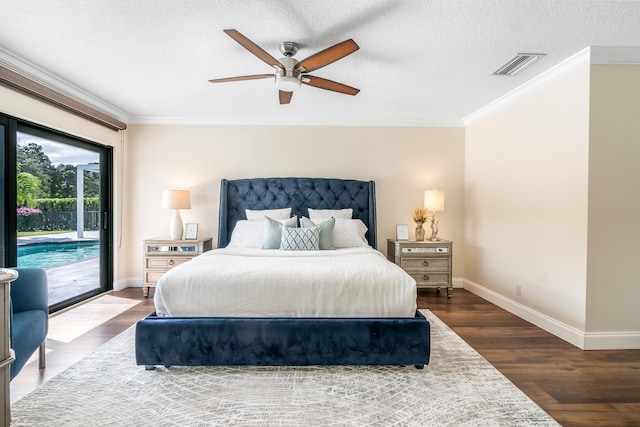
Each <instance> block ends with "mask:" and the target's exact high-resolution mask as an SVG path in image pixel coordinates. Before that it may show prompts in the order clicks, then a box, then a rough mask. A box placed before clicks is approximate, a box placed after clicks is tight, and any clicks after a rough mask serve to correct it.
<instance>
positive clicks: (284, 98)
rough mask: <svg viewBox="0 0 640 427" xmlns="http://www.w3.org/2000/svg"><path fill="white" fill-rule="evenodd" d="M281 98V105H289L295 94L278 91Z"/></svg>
mask: <svg viewBox="0 0 640 427" xmlns="http://www.w3.org/2000/svg"><path fill="white" fill-rule="evenodd" d="M278 92H280V93H279V96H280V104H288V103H290V102H291V97H292V96H293V92H285V91H284V90H280V91H278Z"/></svg>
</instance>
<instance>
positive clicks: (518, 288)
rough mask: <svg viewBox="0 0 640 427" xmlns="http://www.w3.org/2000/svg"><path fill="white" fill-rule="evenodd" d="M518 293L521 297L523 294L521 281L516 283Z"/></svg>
mask: <svg viewBox="0 0 640 427" xmlns="http://www.w3.org/2000/svg"><path fill="white" fill-rule="evenodd" d="M516 295H517V296H519V297H521V296H522V285H521V284H519V283H518V284H517V285H516Z"/></svg>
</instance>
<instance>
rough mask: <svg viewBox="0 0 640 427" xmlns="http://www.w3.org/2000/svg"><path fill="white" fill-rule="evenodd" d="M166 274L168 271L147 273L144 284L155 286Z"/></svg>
mask: <svg viewBox="0 0 640 427" xmlns="http://www.w3.org/2000/svg"><path fill="white" fill-rule="evenodd" d="M164 273H166V271H147V272H145V274H144V283H146V284H148V285H155V284H156V283H158V279H160V278H161V277H162V275H163V274H164Z"/></svg>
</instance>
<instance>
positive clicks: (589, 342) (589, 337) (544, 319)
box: [462, 279, 640, 350]
mask: <svg viewBox="0 0 640 427" xmlns="http://www.w3.org/2000/svg"><path fill="white" fill-rule="evenodd" d="M462 282H463V287H464V288H465V289H466V290H468V291H469V292H472V293H474V294H476V295H478V296H479V297H481V298H483V299H485V300H487V301H489V302H491V303H493V304H495V305H497V306H498V307H501V308H503V309H505V310H507V311H508V312H510V313H512V314H515V315H516V316H518V317H520V318H522V319H524V320H526V321H528V322H530V323H533V324H534V325H536V326H537V327H539V328H542V329H544V330H545V331H547V332H549V333H551V334H553V335H555V336H557V337H558V338H561V339H563V340H565V341H567V342H568V343H570V344H573V345H575V346H576V347H578V348H580V349H582V350H632V349H640V332H597V333H585V332H583V331H580V330H578V329H576V328H574V327H572V326H569V325H567V324H565V323H563V322H560V321H559V320H556V319H554V318H552V317H549V316H547V315H546V314H543V313H540V312H539V311H537V310H534V309H532V308H530V307H527V306H525V305H522V304H520V303H519V302H517V301H513V300H512V299H510V298H507V297H505V296H504V295H501V294H499V293H497V292H494V291H492V290H490V289H487V288H485V287H484V286H481V285H479V284H477V283H475V282H472V281H471V280H467V279H462Z"/></svg>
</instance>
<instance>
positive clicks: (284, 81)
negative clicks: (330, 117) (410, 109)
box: [209, 30, 360, 104]
mask: <svg viewBox="0 0 640 427" xmlns="http://www.w3.org/2000/svg"><path fill="white" fill-rule="evenodd" d="M224 32H225V33H226V34H227V35H228V36H229V37H231V38H232V39H234V40H235V41H236V42H238V43H239V44H240V45H241V46H242V47H244V48H245V49H247V50H248V51H249V52H251V53H252V54H254V55H255V56H257V57H258V58H260V59H261V60H263V61H264V62H266V63H267V64H269V65H271V66H272V67H273V68H275V69H276V71H275V73H274V74H253V75H250V76H238V77H227V78H223V79H213V80H209V81H210V82H211V83H223V82H237V81H241V80H256V79H267V78H274V77H275V82H276V87H277V88H278V91H279V96H280V104H288V103H290V102H291V97H292V96H293V92H294V91H295V90H297V89H299V88H300V86H301V84H302V83H304V84H306V85H309V86H314V87H317V88H320V89H326V90H331V91H334V92H339V93H344V94H347V95H355V94H357V93H358V92H360V89H356V88H354V87H351V86H347V85H345V84H342V83H338V82H334V81H332V80H327V79H323V78H322V77H316V76H312V75H310V74H306V73H308V72H311V71H315V70H317V69H319V68H322V67H324V66H325V65H329V64H331V63H332V62H335V61H337V60H339V59H342V58H344V57H345V56H347V55H349V54H351V53H353V52H355V51H356V50H358V49H360V46H358V45H357V44H356V42H354V41H353V40H352V39H349V40H345V41H343V42H341V43H338V44H336V45H334V46H331V47H329V48H327V49H325V50H322V51H320V52H318V53H316V54H314V55H311V56H309V57H308V58H305V59H303V60H302V61H299V62H298V61H297V60H296V59H294V58H293V55H295V54H296V52H297V51H298V45H297V44H296V43H294V42H283V43H282V44H281V45H280V52H281V53H282V54H283V55H284V57H283V58H280V59H279V60H278V59H275V58H274V57H273V56H271V55H269V54H268V53H267V52H265V51H264V49H262V48H261V47H260V46H258V45H257V44H255V43H254V42H252V41H251V40H249V39H248V38H246V37H245V36H244V35H242V34H241V33H240V32H239V31H237V30H224Z"/></svg>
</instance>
